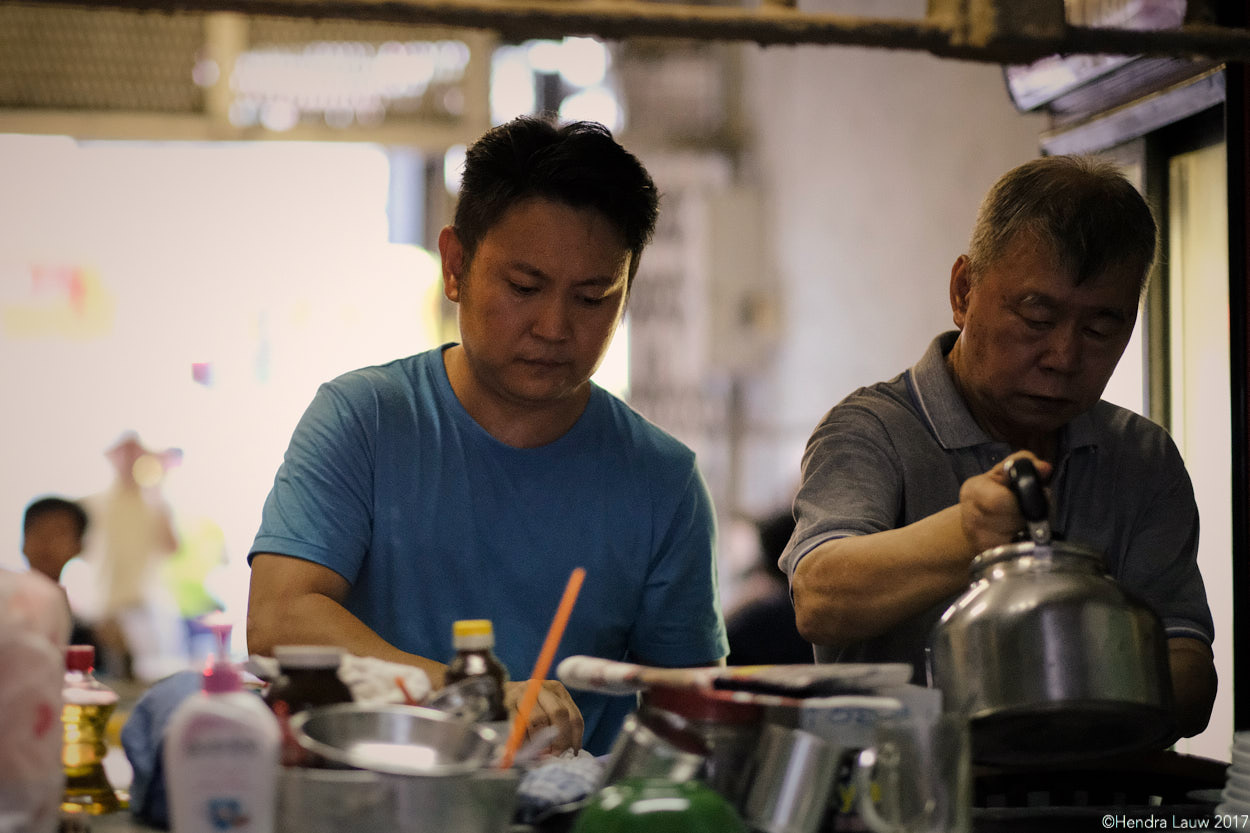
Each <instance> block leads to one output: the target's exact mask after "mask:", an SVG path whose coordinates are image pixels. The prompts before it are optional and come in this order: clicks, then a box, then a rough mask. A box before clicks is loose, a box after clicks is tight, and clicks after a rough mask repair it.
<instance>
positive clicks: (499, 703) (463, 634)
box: [443, 619, 508, 723]
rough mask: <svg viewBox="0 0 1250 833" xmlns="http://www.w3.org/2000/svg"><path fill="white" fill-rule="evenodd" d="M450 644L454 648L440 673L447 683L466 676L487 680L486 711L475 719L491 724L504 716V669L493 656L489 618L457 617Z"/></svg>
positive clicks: (492, 628)
mask: <svg viewBox="0 0 1250 833" xmlns="http://www.w3.org/2000/svg"><path fill="white" fill-rule="evenodd" d="M451 644H452V646H453V647H454V648H455V649H456V656H455V657H453V658H452V661H451V663H450V665H448V667H447V673H446V674H445V675H444V678H443V679H444V682H445V683H446V684H447V685H451V684H452V683H457V682H460V681H462V680H467V679H469V678H474V677H476V678H481V679H482V680H483V681H489V682H490V685H489V687H488V693H487V700H488V706H487V709H486V712H485V713H484V714H482V715H481V716H480V717H479V718H478V720H479V721H481V722H485V723H494V722H498V721H504V720H507V719H508V708H507V706H506V705H504V683H506V682H508V669H507V667H505V666H504V664H503V663H502V662H500V661H499V657H497V656H495V630H494V626H493V625H492V624H491V621H490V620H489V619H461V620H459V621H457V622H455V623H454V624H453V625H452V630H451Z"/></svg>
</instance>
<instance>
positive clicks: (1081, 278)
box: [780, 157, 1216, 736]
mask: <svg viewBox="0 0 1250 833" xmlns="http://www.w3.org/2000/svg"><path fill="white" fill-rule="evenodd" d="M1156 234H1157V232H1156V227H1155V223H1154V219H1153V217H1152V216H1151V213H1150V209H1149V208H1148V207H1147V206H1146V204H1145V202H1144V201H1143V200H1142V198H1141V196H1140V195H1139V194H1138V193H1137V191H1136V190H1135V189H1134V188H1133V186H1132V185H1131V184H1130V183H1129V182H1128V181H1127V180H1125V179H1124V177H1123V176H1122V175H1121V174H1120V173H1119V172H1118V171H1116V169H1115V168H1114V167H1112V166H1110V165H1107V164H1105V163H1100V162H1095V161H1093V160H1089V159H1081V158H1075V157H1048V158H1043V159H1037V160H1034V161H1032V162H1029V163H1026V164H1025V165H1022V166H1020V167H1019V168H1016V169H1014V170H1012V171H1010V172H1008V173H1007V174H1005V175H1004V176H1003V177H1002V178H1001V179H1000V180H999V181H998V183H996V184H995V185H994V187H993V188H992V189H991V190H990V192H989V194H988V195H987V196H986V198H985V200H984V201H983V203H982V205H981V209H980V212H979V213H978V216H977V222H976V226H975V228H974V231H973V235H972V240H971V243H970V246H969V251H968V254H966V255H960V256H959V258H958V259H957V260H956V261H955V264H954V266H953V268H952V270H951V280H950V301H951V309H952V312H953V317H954V322H955V326H956V327H958V330H956V331H952V332H948V333H944V334H942V335H940V336H938V337H937V338H936V339H935V340H934V341H933V343H932V344H931V345H930V347H929V349H928V351H927V352H926V353H925V355H924V356H923V357H922V358H921V360H920V361H919V362H918V363H917V364H916V365H915V366H914V367H912V368H911V369H910V370H908V371H906V372H905V373H903V374H901V375H899V376H898V377H896V378H894V379H892V380H890V381H888V382H882V383H879V384H876V385H873V386H871V387H867V388H862V389H860V390H858V391H856V392H854V393H852V394H851V395H850V396H848V397H847V398H846V399H844V400H843V401H842V402H841V403H839V404H838V405H837V406H835V407H834V408H833V409H832V410H830V411H829V413H828V414H827V415H826V416H825V418H824V419H823V420H822V422H821V423H820V425H819V426H818V427H817V428H816V430H815V432H814V433H813V434H812V437H811V439H810V440H809V441H808V446H807V451H806V453H805V454H804V456H803V480H802V486H801V488H800V491H799V494H798V497H797V498H796V500H795V517H796V520H797V528H796V530H795V533H794V536H793V537H792V538H791V540H790V544H789V546H788V547H787V548H786V550H785V552H784V553H783V554H782V556H781V559H780V565H781V567H782V569H784V570H785V571H786V572H787V573H788V574H789V575H790V577H791V587H792V591H793V597H794V605H795V611H796V616H797V619H798V625H799V630H800V632H801V633H802V634H803V635H804V636H805V637H806V638H807V639H808V640H809V641H811V642H812V643H814V644H815V645H816V658H817V659H818V660H820V661H860V662H883V661H895V662H898V661H906V662H911V663H912V664H913V667H914V669H915V680H916V681H917V682H922V681H923V680H924V646H925V644H926V641H927V639H928V635H929V632H930V630H931V629H932V627H933V625H934V623H935V622H936V621H937V619H938V617H939V616H940V614H941V612H942V611H943V610H945V608H946V607H947V606H948V605H949V604H950V602H951V601H952V600H953V599H954V598H955V597H956V596H957V595H958V594H959V593H960V592H961V591H962V590H963V589H964V588H965V587H966V586H967V584H968V581H969V575H968V566H969V563H970V562H971V560H972V558H973V557H974V556H976V555H977V554H978V553H980V552H982V551H984V550H986V549H988V548H990V547H992V546H996V545H999V544H1003V543H1007V542H1009V541H1010V540H1011V539H1012V537H1013V536H1014V535H1015V533H1016V532H1017V531H1019V530H1020V529H1021V528H1022V527H1023V525H1024V519H1023V518H1022V517H1021V515H1020V512H1019V507H1018V503H1017V501H1016V500H1015V498H1014V496H1013V495H1012V493H1011V492H1010V490H1009V489H1008V488H1007V486H1006V482H1005V476H1004V474H1003V471H1002V466H1001V463H1002V461H1003V460H1004V459H1006V458H1007V457H1009V456H1012V455H1026V456H1028V457H1030V459H1033V460H1034V461H1035V463H1036V465H1037V468H1038V471H1039V473H1040V474H1041V475H1042V476H1043V477H1044V478H1048V480H1049V488H1050V491H1051V504H1052V513H1053V517H1052V523H1053V524H1054V528H1055V529H1056V530H1057V531H1059V532H1060V533H1062V534H1063V535H1064V536H1065V537H1066V538H1067V539H1068V540H1072V541H1078V542H1081V543H1083V544H1085V545H1087V546H1090V547H1093V548H1095V549H1099V550H1101V551H1103V552H1104V553H1106V556H1107V566H1108V568H1109V570H1110V571H1111V574H1112V575H1113V576H1115V578H1116V579H1117V580H1118V581H1119V582H1121V584H1123V585H1124V586H1125V587H1126V588H1128V589H1129V590H1131V591H1132V592H1134V593H1136V594H1137V595H1138V596H1140V597H1141V598H1143V599H1144V600H1145V601H1146V602H1148V603H1149V604H1150V605H1151V606H1152V607H1153V608H1154V609H1155V611H1156V612H1157V613H1158V614H1159V615H1160V617H1161V618H1162V620H1163V622H1164V626H1165V628H1166V630H1167V635H1168V647H1169V654H1170V658H1171V667H1172V678H1173V691H1174V693H1175V695H1176V698H1175V699H1176V718H1177V724H1178V728H1179V729H1180V731H1181V732H1182V733H1183V734H1184V735H1186V736H1189V735H1193V734H1196V733H1198V732H1200V731H1201V730H1202V729H1203V728H1204V727H1205V726H1206V723H1207V720H1208V719H1209V717H1210V713H1211V706H1212V704H1213V702H1214V699H1215V688H1216V679H1215V668H1214V664H1213V663H1212V659H1211V656H1212V655H1211V648H1210V646H1211V641H1212V638H1213V626H1212V621H1211V613H1210V609H1209V608H1208V606H1207V600H1206V592H1205V590H1204V588H1203V583H1202V576H1201V575H1200V573H1199V571H1198V565H1197V558H1196V556H1197V547H1198V510H1197V506H1196V505H1195V502H1194V496H1193V487H1192V485H1191V483H1190V480H1189V476H1188V474H1187V473H1186V471H1185V466H1184V463H1183V461H1182V460H1181V457H1180V454H1179V453H1178V452H1177V449H1176V446H1175V445H1174V444H1173V442H1172V440H1171V438H1170V437H1169V436H1168V434H1167V432H1166V431H1164V430H1163V429H1162V428H1160V427H1159V426H1157V425H1155V424H1154V423H1152V422H1150V421H1148V420H1146V419H1144V418H1142V417H1141V416H1138V415H1137V414H1134V413H1132V412H1131V411H1127V410H1125V409H1123V408H1119V407H1117V406H1115V405H1112V404H1110V403H1108V402H1105V401H1102V400H1101V399H1100V397H1101V395H1102V391H1103V389H1104V388H1105V387H1106V384H1107V380H1108V379H1110V377H1111V373H1112V371H1113V370H1114V369H1115V366H1116V363H1117V362H1118V361H1119V359H1120V356H1121V354H1122V353H1123V352H1124V348H1125V346H1126V345H1127V343H1128V340H1129V336H1130V335H1131V334H1132V330H1133V324H1134V321H1135V319H1136V315H1137V306H1138V300H1139V298H1140V295H1141V291H1142V288H1143V286H1144V283H1145V280H1146V276H1147V275H1148V274H1149V271H1150V267H1151V265H1152V263H1153V261H1154V256H1155V240H1156Z"/></svg>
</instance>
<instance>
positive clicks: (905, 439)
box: [778, 331, 1214, 682]
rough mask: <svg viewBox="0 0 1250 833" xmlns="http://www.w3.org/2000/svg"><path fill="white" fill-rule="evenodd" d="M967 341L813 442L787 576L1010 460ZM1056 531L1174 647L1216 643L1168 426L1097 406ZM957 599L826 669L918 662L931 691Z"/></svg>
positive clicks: (1061, 454) (1074, 438) (1056, 493)
mask: <svg viewBox="0 0 1250 833" xmlns="http://www.w3.org/2000/svg"><path fill="white" fill-rule="evenodd" d="M957 335H958V333H957V332H954V331H951V332H948V333H944V334H942V335H940V336H938V337H937V338H936V339H934V341H933V343H932V344H930V345H929V349H928V350H927V351H926V352H925V354H924V357H923V358H921V360H920V361H919V362H918V363H917V364H916V365H915V366H914V367H912V368H911V369H910V370H908V371H906V372H905V373H902V374H901V375H899V376H897V377H895V378H894V379H891V380H890V381H888V382H881V383H879V384H876V385H872V386H871V387H867V388H861V389H859V390H857V391H855V392H854V393H852V394H851V395H849V396H848V397H847V398H846V399H844V400H842V402H840V403H838V404H837V405H836V406H834V407H833V409H831V410H830V411H829V413H828V414H826V415H825V417H824V419H823V420H822V421H821V423H820V424H819V425H818V426H817V427H816V430H815V431H814V432H813V434H812V436H811V438H810V439H809V440H808V443H807V450H806V451H805V452H804V455H803V480H802V485H801V487H800V489H799V493H798V496H797V498H796V499H795V504H794V511H795V518H796V524H797V525H796V529H795V532H794V535H793V537H792V538H791V539H790V543H789V545H788V546H787V547H786V549H785V551H784V552H783V553H782V555H781V558H780V559H779V562H778V563H779V564H780V566H781V568H782V570H784V571H785V572H786V573H787V575H791V576H792V575H793V574H794V568H795V566H797V565H798V563H799V561H801V560H802V559H803V557H804V556H806V555H807V554H808V553H809V552H811V551H812V549H814V548H815V547H817V546H819V545H820V544H822V543H824V542H825V541H829V540H832V539H834V538H841V537H845V536H848V535H868V534H871V533H874V532H881V531H883V530H887V529H896V528H899V527H902V526H906V525H908V524H910V523H913V522H915V521H918V520H920V519H922V518H926V517H928V516H929V515H932V514H933V513H935V512H937V511H939V510H941V509H945V508H946V507H948V506H952V505H954V504H955V503H957V502H958V501H959V487H960V485H961V484H962V483H963V482H964V481H965V480H967V479H968V478H969V477H972V476H974V475H977V474H981V473H983V472H985V471H987V470H989V469H990V468H991V467H992V466H993V465H995V464H996V463H998V462H1000V461H1001V460H1002V459H1003V458H1004V457H1006V456H1007V455H1008V454H1010V453H1011V452H1012V451H1013V449H1011V448H1010V447H1008V446H1007V445H1006V444H1005V443H1001V442H996V441H994V440H992V439H991V438H990V437H989V435H987V434H986V433H985V431H984V430H982V429H981V427H980V426H979V425H977V423H976V422H975V421H974V420H973V418H972V415H971V414H970V413H969V412H968V409H967V406H966V405H965V404H964V401H963V398H962V397H961V396H960V395H959V392H958V391H957V390H956V388H955V384H954V381H953V380H952V379H951V376H950V373H949V371H948V370H947V367H946V362H945V356H946V354H947V353H948V352H949V351H950V349H951V347H952V346H953V345H954V343H955V337H956V336H957ZM1057 461H1058V462H1057V463H1056V467H1055V472H1054V475H1053V476H1052V478H1051V483H1050V487H1051V523H1052V526H1053V529H1054V530H1055V531H1056V532H1057V533H1058V534H1060V535H1062V536H1063V537H1064V538H1065V539H1066V540H1068V541H1072V542H1073V543H1080V544H1084V545H1085V546H1088V547H1091V548H1093V549H1095V550H1098V551H1101V552H1103V553H1105V555H1106V559H1107V569H1108V571H1109V572H1110V573H1111V575H1112V576H1114V577H1115V578H1116V580H1117V581H1119V582H1120V584H1121V585H1122V586H1123V587H1124V588H1125V589H1127V590H1128V591H1129V592H1131V593H1133V594H1135V595H1136V596H1138V597H1139V598H1140V599H1142V600H1143V601H1145V602H1146V603H1147V604H1149V605H1150V606H1151V607H1153V608H1154V610H1155V611H1156V612H1157V613H1158V614H1159V616H1160V618H1162V620H1163V623H1164V626H1165V628H1166V629H1167V633H1168V636H1169V637H1179V636H1185V637H1191V638H1194V639H1200V640H1202V641H1203V642H1206V643H1208V644H1210V643H1211V640H1212V638H1213V630H1214V628H1213V626H1212V622H1211V611H1210V608H1209V607H1208V606H1207V600H1206V591H1205V589H1204V588H1203V584H1202V576H1201V574H1200V573H1199V572H1198V563H1197V551H1198V507H1197V505H1196V504H1195V502H1194V494H1193V486H1192V484H1191V483H1190V480H1189V475H1188V473H1187V472H1186V471H1185V465H1184V462H1183V461H1182V460H1181V456H1180V453H1179V452H1178V451H1177V449H1176V446H1175V444H1174V443H1173V442H1172V439H1171V437H1169V436H1168V434H1167V432H1166V431H1164V430H1163V429H1162V428H1161V427H1159V426H1158V425H1156V424H1154V423H1153V422H1150V421H1149V420H1147V419H1145V418H1143V417H1141V416H1139V415H1137V414H1135V413H1133V412H1132V411H1129V410H1126V409H1124V408H1120V407H1118V406H1116V405H1112V404H1111V403H1109V402H1099V403H1098V404H1097V405H1095V406H1094V407H1093V408H1092V409H1090V410H1089V411H1088V412H1086V413H1085V414H1082V415H1081V416H1079V417H1077V418H1076V419H1074V420H1072V422H1070V423H1069V424H1068V425H1067V426H1065V427H1064V429H1063V430H1062V431H1061V433H1060V438H1059V449H1058V453H1057ZM953 600H954V597H952V598H950V599H945V600H943V601H942V602H940V603H939V604H936V605H934V606H933V607H932V608H930V609H929V610H927V611H925V612H924V613H923V614H921V615H919V616H916V617H913V618H912V619H910V620H908V621H906V622H904V623H902V624H900V625H899V626H898V627H896V628H894V629H893V630H891V631H889V632H888V633H885V634H883V635H881V636H878V637H876V638H874V639H870V640H867V641H864V642H861V643H856V644H853V645H849V646H846V647H845V648H843V649H842V650H841V651H838V650H835V649H832V648H828V647H825V646H817V647H816V658H817V660H818V661H821V662H831V661H844V662H911V663H912V664H913V668H914V677H913V680H914V681H915V682H924V679H925V677H924V648H925V645H926V644H927V642H928V637H929V632H930V631H931V630H932V628H933V626H934V624H935V623H936V622H937V620H938V617H939V616H941V614H942V612H943V611H944V610H945V609H946V608H947V607H948V606H949V605H950V603H951V602H952V601H953Z"/></svg>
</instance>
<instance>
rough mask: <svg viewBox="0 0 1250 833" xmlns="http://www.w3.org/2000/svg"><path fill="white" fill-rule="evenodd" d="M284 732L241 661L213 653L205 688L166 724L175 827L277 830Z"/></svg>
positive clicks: (237, 832)
mask: <svg viewBox="0 0 1250 833" xmlns="http://www.w3.org/2000/svg"><path fill="white" fill-rule="evenodd" d="M280 740H281V732H280V729H279V727H278V719H277V718H276V717H274V714H273V712H272V711H270V710H269V707H268V706H266V705H265V703H264V701H263V700H261V699H260V697H259V696H257V695H255V694H253V693H251V692H249V691H245V690H244V689H243V682H242V675H241V674H240V672H239V669H238V668H236V667H235V666H234V665H232V664H231V663H230V662H228V661H227V660H225V659H224V658H222V657H220V656H219V657H218V658H217V659H215V660H210V662H209V665H208V668H207V669H205V671H204V689H203V691H201V692H199V693H197V694H193V695H191V696H190V697H188V698H187V699H186V700H184V701H183V702H182V703H180V704H179V705H178V708H177V709H175V710H174V713H173V715H172V716H171V717H170V719H169V726H168V727H167V729H166V732H165V745H164V753H165V787H166V791H167V793H168V795H169V811H170V813H169V815H170V821H171V823H172V829H173V830H174V831H175V833H221V831H223V830H228V831H230V833H273V829H274V810H275V807H276V804H277V779H278V768H279V750H280Z"/></svg>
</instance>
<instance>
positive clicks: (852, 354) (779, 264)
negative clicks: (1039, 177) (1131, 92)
mask: <svg viewBox="0 0 1250 833" xmlns="http://www.w3.org/2000/svg"><path fill="white" fill-rule="evenodd" d="M805 9H806V10H807V11H810V12H814V13H818V12H830V13H838V14H852V15H864V16H874V17H890V18H899V19H903V18H916V17H920V16H922V15H923V13H924V1H923V0H873V2H867V0H859V2H838V3H834V2H831V1H830V0H821V1H820V2H816V3H812V4H810V5H809V6H807V7H805ZM744 75H745V77H746V84H747V89H746V96H747V105H746V110H747V112H748V113H749V114H750V119H751V128H750V129H751V130H753V131H754V137H753V145H754V151H755V156H754V161H753V168H754V170H752V171H751V172H750V174H751V175H752V176H753V177H757V178H758V182H759V185H760V187H761V189H762V190H763V195H764V197H763V202H764V208H765V210H764V212H763V214H764V217H765V218H766V223H767V228H766V229H765V230H764V234H763V237H764V239H765V240H768V241H770V254H771V256H772V257H773V258H774V264H773V266H774V268H775V269H776V270H777V272H778V273H779V275H780V278H781V285H782V286H784V287H785V290H784V297H783V298H782V301H781V303H782V316H783V318H782V328H783V330H784V331H785V336H784V339H783V342H782V343H781V344H780V345H779V349H778V351H777V354H776V357H775V362H774V365H773V367H772V368H771V370H770V371H769V372H767V373H765V374H762V381H757V382H755V383H754V384H753V386H752V389H751V391H750V406H751V409H752V413H751V415H750V416H749V427H748V431H749V432H750V434H751V440H750V441H749V443H748V451H747V453H746V459H745V460H744V472H743V477H742V478H741V483H742V494H741V495H740V496H739V497H740V503H741V505H742V506H743V507H744V508H746V509H747V510H748V511H753V512H758V511H764V510H767V509H770V508H772V507H773V506H774V505H775V504H776V503H777V502H778V501H779V500H782V499H784V498H785V497H786V496H787V495H788V493H789V491H790V490H791V489H792V488H793V486H794V485H795V483H796V482H797V478H798V474H799V461H800V458H801V455H802V451H803V445H804V443H805V442H806V440H807V437H808V435H809V434H810V433H811V430H812V429H813V428H814V427H815V425H816V423H817V422H818V421H819V419H820V417H821V416H822V415H823V414H824V412H825V411H826V410H828V408H829V407H830V406H831V405H833V404H834V403H835V402H836V401H837V400H839V399H841V398H842V397H843V396H845V395H846V394H847V393H850V392H851V391H852V390H854V389H855V388H856V387H858V386H860V385H864V384H870V383H872V382H876V381H880V380H882V379H887V378H890V377H892V376H894V375H895V374H897V373H899V372H900V371H902V370H904V369H905V368H907V367H910V366H911V365H912V364H913V363H915V361H916V360H917V359H918V358H919V357H920V355H921V353H922V352H923V351H924V349H925V347H926V346H927V345H928V343H929V341H930V339H932V337H933V336H934V335H936V334H937V333H938V332H939V331H941V330H943V329H949V328H950V327H951V326H952V324H951V316H950V308H949V305H948V301H947V282H948V280H949V276H950V267H951V264H952V263H953V262H954V260H955V258H956V256H958V255H959V254H960V253H961V252H962V251H963V250H964V246H965V244H966V242H967V238H968V233H969V232H970V230H971V226H972V221H973V217H974V214H975V212H976V207H977V204H978V203H979V201H980V199H981V196H982V195H983V194H984V192H985V191H986V189H988V187H989V186H990V185H991V184H992V183H993V181H994V180H995V179H997V178H998V176H999V175H1000V174H1002V173H1004V172H1005V171H1007V170H1008V169H1009V168H1011V167H1013V166H1015V165H1017V164H1019V163H1021V162H1024V161H1026V160H1028V159H1031V158H1034V157H1036V156H1037V155H1038V153H1039V151H1038V135H1039V133H1040V132H1041V131H1042V130H1043V129H1044V120H1043V118H1042V117H1040V116H1034V115H1022V114H1020V113H1018V112H1017V111H1016V109H1015V107H1014V106H1013V105H1012V103H1011V100H1010V98H1009V97H1008V94H1007V90H1006V87H1005V86H1004V84H1003V80H1002V71H1001V69H1000V68H999V67H998V66H995V65H988V64H977V63H968V62H961V61H953V60H950V59H939V58H936V57H932V56H930V55H928V54H926V53H917V52H902V51H885V50H878V49H873V50H869V49H859V48H847V47H797V48H795V47H768V48H760V47H751V48H749V49H748V52H747V60H746V67H745V73H744Z"/></svg>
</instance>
